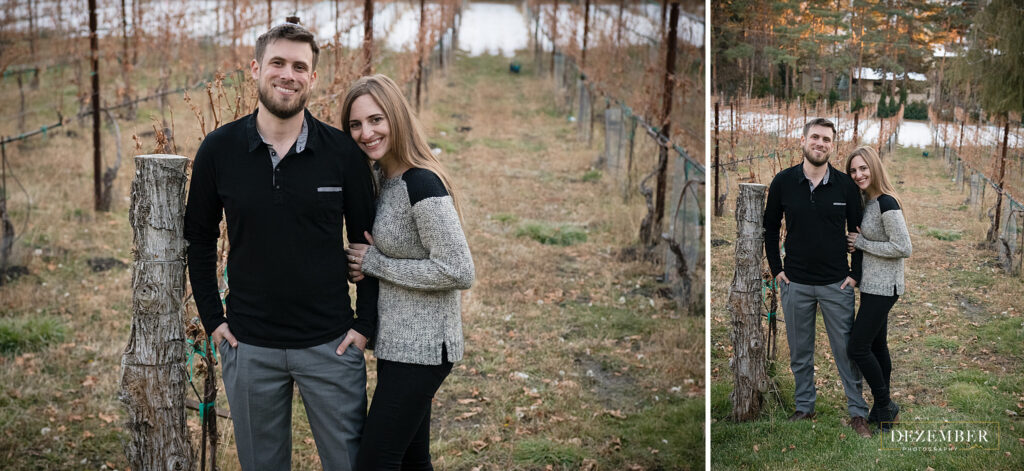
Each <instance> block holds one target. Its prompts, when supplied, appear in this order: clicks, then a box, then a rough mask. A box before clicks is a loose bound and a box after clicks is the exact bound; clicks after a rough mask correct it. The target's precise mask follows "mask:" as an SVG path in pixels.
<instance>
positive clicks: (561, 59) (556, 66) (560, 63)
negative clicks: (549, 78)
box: [551, 51, 565, 104]
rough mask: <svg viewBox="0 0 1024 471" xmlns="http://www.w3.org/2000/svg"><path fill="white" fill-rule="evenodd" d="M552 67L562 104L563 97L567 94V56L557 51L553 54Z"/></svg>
mask: <svg viewBox="0 0 1024 471" xmlns="http://www.w3.org/2000/svg"><path fill="white" fill-rule="evenodd" d="M551 67H552V69H551V70H552V71H553V72H552V73H553V74H554V78H555V92H556V93H557V94H558V99H559V104H561V101H562V100H563V98H562V95H564V94H565V56H564V55H563V54H562V53H561V52H558V51H555V52H554V53H553V54H552V58H551Z"/></svg>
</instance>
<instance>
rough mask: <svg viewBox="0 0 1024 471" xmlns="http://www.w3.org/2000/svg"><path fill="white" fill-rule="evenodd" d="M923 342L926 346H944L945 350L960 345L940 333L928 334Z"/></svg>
mask: <svg viewBox="0 0 1024 471" xmlns="http://www.w3.org/2000/svg"><path fill="white" fill-rule="evenodd" d="M924 344H925V346H927V347H931V348H936V349H938V348H944V349H946V350H955V349H956V348H957V347H959V346H960V342H957V341H956V340H953V339H950V338H947V337H942V336H940V335H929V336H928V337H925V339H924Z"/></svg>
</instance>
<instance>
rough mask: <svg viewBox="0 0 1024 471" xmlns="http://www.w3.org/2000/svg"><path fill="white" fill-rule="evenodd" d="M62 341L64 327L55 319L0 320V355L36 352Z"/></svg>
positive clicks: (15, 318) (16, 318)
mask: <svg viewBox="0 0 1024 471" xmlns="http://www.w3.org/2000/svg"><path fill="white" fill-rule="evenodd" d="M62 340H64V325H63V324H61V322H60V319H57V318H56V317H50V316H44V317H29V318H21V317H14V318H3V319H0V353H19V352H29V351H38V350H42V349H43V348H46V346H47V345H50V344H51V343H54V342H60V341H62Z"/></svg>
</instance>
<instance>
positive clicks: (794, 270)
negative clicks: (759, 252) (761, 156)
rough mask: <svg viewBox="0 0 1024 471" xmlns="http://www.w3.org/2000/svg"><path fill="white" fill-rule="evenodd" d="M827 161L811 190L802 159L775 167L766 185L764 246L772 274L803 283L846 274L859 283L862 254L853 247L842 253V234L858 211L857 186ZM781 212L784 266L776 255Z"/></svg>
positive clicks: (857, 221)
mask: <svg viewBox="0 0 1024 471" xmlns="http://www.w3.org/2000/svg"><path fill="white" fill-rule="evenodd" d="M826 165H827V166H828V172H829V173H828V181H827V182H825V183H819V184H818V186H816V187H815V188H814V191H813V192H812V191H811V189H810V182H809V180H808V179H807V177H806V176H805V175H804V171H803V162H801V163H800V164H797V165H796V166H794V167H790V168H787V169H786V170H783V171H781V172H779V173H778V174H777V175H775V178H774V179H773V180H772V184H771V186H770V187H769V188H768V201H767V203H766V204H765V210H764V248H765V254H766V255H767V257H768V266H769V267H770V268H771V270H772V276H777V275H778V274H779V272H781V271H785V272H786V277H787V278H789V280H790V281H793V282H796V283H801V284H807V285H827V284H832V283H836V282H839V281H842V280H844V279H845V278H846V277H847V276H849V277H851V278H853V279H854V280H856V281H857V282H858V283H859V282H860V274H861V259H862V258H863V254H862V253H861V252H860V250H857V251H855V252H854V253H853V257H852V258H851V262H850V263H848V262H847V257H846V255H847V251H846V247H847V244H846V233H847V231H850V232H855V231H856V230H857V226H858V225H860V220H861V212H862V211H863V208H862V204H861V197H860V189H859V188H857V185H856V184H855V183H854V182H853V179H852V178H850V177H849V175H846V174H845V173H842V172H840V171H838V170H836V169H835V168H833V167H832V165H830V164H826ZM823 181H824V179H823ZM783 216H785V218H786V241H785V249H786V264H785V267H783V264H782V258H781V256H780V254H779V229H780V228H781V227H782V224H781V223H782V218H783ZM851 265H852V268H851Z"/></svg>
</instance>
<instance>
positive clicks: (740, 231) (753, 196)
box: [727, 183, 768, 421]
mask: <svg viewBox="0 0 1024 471" xmlns="http://www.w3.org/2000/svg"><path fill="white" fill-rule="evenodd" d="M767 188H768V187H766V186H765V185H760V184H756V183H740V191H739V194H737V195H736V271H735V273H734V274H733V278H732V284H730V285H729V299H728V301H727V307H728V309H729V312H730V313H731V314H732V345H733V358H732V360H731V361H730V362H729V363H730V365H731V366H732V371H733V390H732V393H731V394H730V395H729V399H731V400H732V415H731V417H732V419H733V420H735V421H746V420H752V419H754V418H756V417H757V416H758V415H759V414H760V413H761V405H762V404H763V403H764V393H765V392H767V391H768V374H767V372H766V371H765V341H764V334H763V330H762V329H761V311H762V309H763V307H762V303H761V258H762V256H763V254H764V224H763V219H764V200H765V193H766V190H767Z"/></svg>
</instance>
